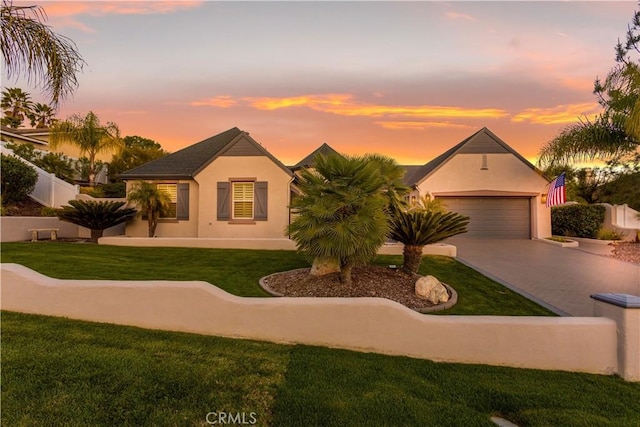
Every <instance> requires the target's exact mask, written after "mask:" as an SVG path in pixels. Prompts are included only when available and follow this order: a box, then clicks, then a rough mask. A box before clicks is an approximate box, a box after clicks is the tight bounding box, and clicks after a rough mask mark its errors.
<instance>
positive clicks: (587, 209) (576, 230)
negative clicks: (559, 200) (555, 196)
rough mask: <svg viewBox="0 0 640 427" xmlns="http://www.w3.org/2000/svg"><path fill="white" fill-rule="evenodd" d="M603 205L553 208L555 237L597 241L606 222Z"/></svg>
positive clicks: (553, 231)
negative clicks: (584, 238) (583, 238)
mask: <svg viewBox="0 0 640 427" xmlns="http://www.w3.org/2000/svg"><path fill="white" fill-rule="evenodd" d="M604 214H605V207H604V206H602V205H569V206H556V207H553V208H551V231H552V233H553V234H555V235H560V236H574V237H586V238H590V239H595V238H596V236H597V234H598V230H600V227H601V226H602V223H603V222H604Z"/></svg>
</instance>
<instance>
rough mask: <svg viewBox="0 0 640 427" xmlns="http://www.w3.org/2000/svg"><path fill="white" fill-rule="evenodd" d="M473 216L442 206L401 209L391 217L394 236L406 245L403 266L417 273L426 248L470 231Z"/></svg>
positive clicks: (405, 269) (392, 235)
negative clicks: (468, 227) (442, 208)
mask: <svg viewBox="0 0 640 427" xmlns="http://www.w3.org/2000/svg"><path fill="white" fill-rule="evenodd" d="M468 223H469V217H466V216H462V215H460V214H458V213H455V212H445V211H442V210H439V209H419V208H418V209H410V210H406V211H403V210H398V211H396V212H395V213H394V215H393V217H392V219H391V238H392V239H394V240H397V241H399V242H401V243H403V244H404V249H403V264H402V269H403V270H404V271H405V272H407V273H409V274H415V273H417V272H418V269H419V268H420V263H421V262H422V248H424V246H425V245H430V244H433V243H437V242H440V241H442V240H444V239H446V238H448V237H452V236H455V235H457V234H462V233H466V232H467V224H468Z"/></svg>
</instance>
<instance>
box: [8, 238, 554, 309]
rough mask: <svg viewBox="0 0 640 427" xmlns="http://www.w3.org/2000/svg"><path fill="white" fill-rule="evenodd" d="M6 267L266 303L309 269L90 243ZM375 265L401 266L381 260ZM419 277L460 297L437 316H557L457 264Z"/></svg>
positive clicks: (218, 252) (246, 253) (219, 252)
mask: <svg viewBox="0 0 640 427" xmlns="http://www.w3.org/2000/svg"><path fill="white" fill-rule="evenodd" d="M2 262H5V263H17V264H22V265H24V266H27V267H29V268H32V269H33V270H36V271H38V272H40V273H42V274H45V275H47V276H51V277H55V278H60V279H114V280H202V281H205V282H209V283H211V284H213V285H216V286H218V287H220V288H221V289H224V290H225V291H227V292H229V293H232V294H234V295H238V296H258V297H266V296H267V294H266V293H265V292H264V291H263V290H262V289H261V288H260V287H259V286H258V280H259V279H260V278H261V277H263V276H266V275H269V274H271V273H275V272H279V271H286V270H292V269H296V268H303V267H308V266H309V263H308V262H307V261H306V260H305V259H304V258H303V257H302V256H301V255H299V254H297V253H295V252H293V251H255V250H232V249H192V248H133V247H117V246H104V245H95V244H90V243H64V242H50V241H45V242H38V243H30V242H26V243H4V244H3V245H2ZM375 262H376V264H379V265H389V264H401V263H402V257H400V256H379V257H378V258H377V259H376V260H375ZM420 274H423V275H425V274H431V275H434V276H436V277H437V278H438V279H440V280H442V281H443V282H445V283H448V284H449V285H451V286H452V287H453V288H455V289H456V291H457V292H458V304H457V305H455V306H454V307H453V308H451V309H449V310H446V311H444V312H438V314H464V315H498V316H501V315H504V316H554V314H553V313H552V312H550V311H548V310H547V309H545V308H543V307H541V306H539V305H538V304H536V303H534V302H532V301H530V300H528V299H526V298H524V297H522V296H520V295H518V294H516V293H515V292H513V291H511V290H509V289H507V288H505V287H504V286H502V285H500V284H498V283H496V282H494V281H493V280H490V279H488V278H486V277H485V276H483V275H481V274H480V273H478V272H476V271H475V270H473V269H471V268H469V267H466V266H465V265H463V264H461V263H459V262H457V261H456V260H454V259H451V258H447V257H441V256H429V257H424V259H423V262H422V265H421V267H420Z"/></svg>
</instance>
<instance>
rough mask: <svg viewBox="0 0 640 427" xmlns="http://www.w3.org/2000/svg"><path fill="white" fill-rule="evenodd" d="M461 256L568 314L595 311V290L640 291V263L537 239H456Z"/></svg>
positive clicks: (467, 261) (486, 272) (477, 266)
mask: <svg viewBox="0 0 640 427" xmlns="http://www.w3.org/2000/svg"><path fill="white" fill-rule="evenodd" d="M447 243H451V244H453V245H455V246H456V247H457V248H458V260H460V261H461V262H463V263H464V264H467V265H469V266H470V267H473V268H474V269H476V270H478V271H480V272H481V273H483V274H485V275H487V276H489V277H491V278H492V279H494V280H496V281H498V282H500V283H503V284H504V285H506V286H508V287H510V288H512V289H514V290H515V291H516V292H519V293H521V294H523V295H525V296H527V297H529V298H530V299H533V300H534V301H536V302H538V303H540V304H541V305H543V306H545V307H547V308H549V309H551V310H552V311H554V312H556V313H558V314H561V315H565V316H567V315H568V316H592V315H593V306H594V302H593V300H592V299H591V298H590V295H592V294H595V293H609V292H611V293H625V294H631V295H640V265H637V264H631V263H628V262H624V261H618V260H616V259H612V258H608V257H606V256H602V255H596V254H593V253H588V252H585V251H582V250H579V249H573V248H562V247H560V246H555V245H551V244H548V243H544V242H540V241H535V240H518V239H488V238H453V239H449V241H448V242H447Z"/></svg>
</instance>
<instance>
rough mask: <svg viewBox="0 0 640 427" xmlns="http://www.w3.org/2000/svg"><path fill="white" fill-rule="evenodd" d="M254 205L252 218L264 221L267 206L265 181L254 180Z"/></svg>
mask: <svg viewBox="0 0 640 427" xmlns="http://www.w3.org/2000/svg"><path fill="white" fill-rule="evenodd" d="M254 205H255V212H254V215H253V218H254V219H255V220H256V221H266V220H267V207H268V204H267V182H266V181H258V182H256V186H255V191H254Z"/></svg>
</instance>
